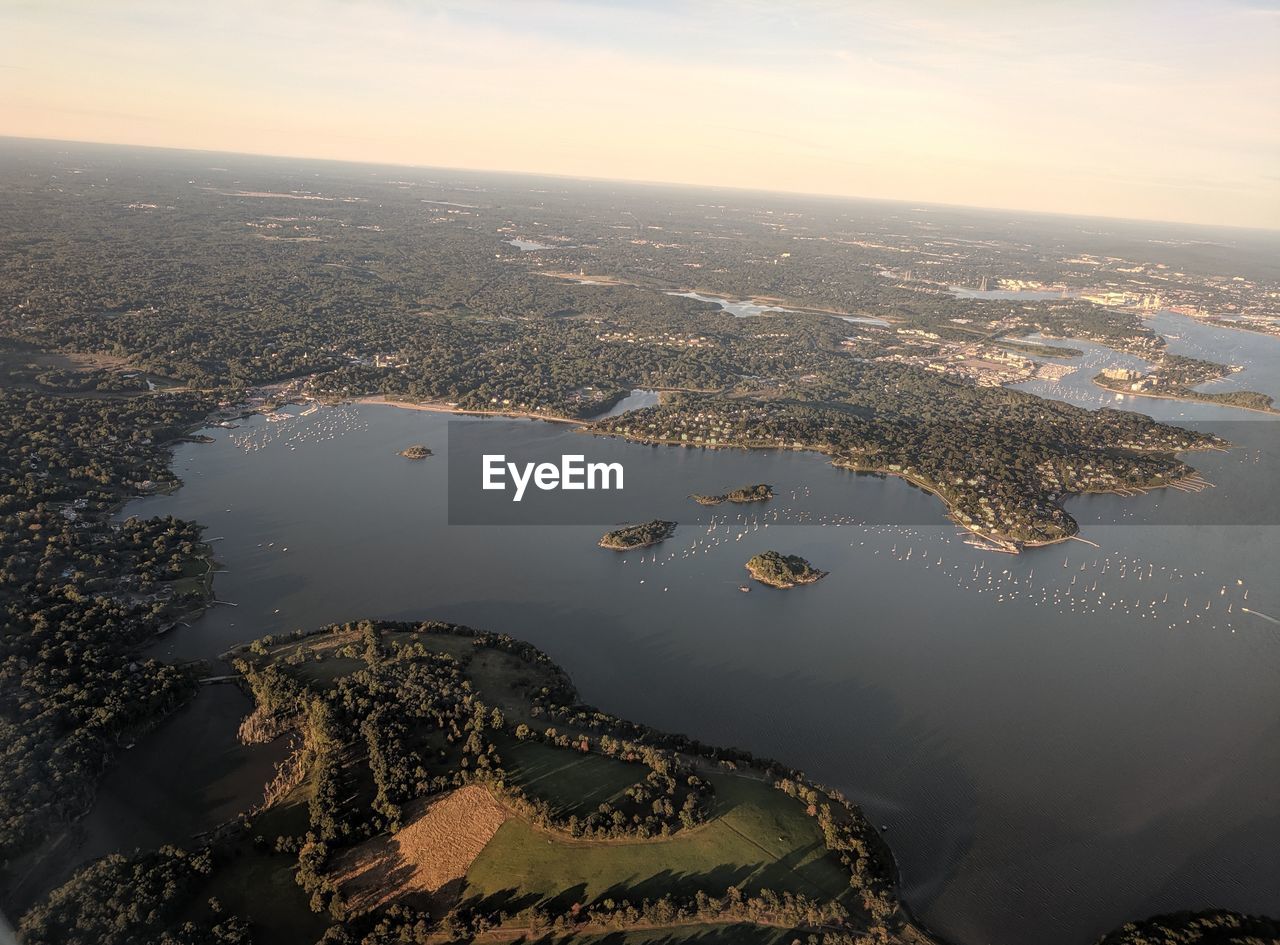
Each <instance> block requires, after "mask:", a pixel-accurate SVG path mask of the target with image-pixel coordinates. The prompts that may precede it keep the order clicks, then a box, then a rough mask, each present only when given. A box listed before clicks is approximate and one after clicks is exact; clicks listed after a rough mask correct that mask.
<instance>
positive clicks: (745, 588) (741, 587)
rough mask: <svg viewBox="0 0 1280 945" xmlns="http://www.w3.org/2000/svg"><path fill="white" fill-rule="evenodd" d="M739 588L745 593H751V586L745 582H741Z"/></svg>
mask: <svg viewBox="0 0 1280 945" xmlns="http://www.w3.org/2000/svg"><path fill="white" fill-rule="evenodd" d="M738 590H740V591H742V593H744V594H750V593H751V588H749V587H747V585H745V584H739V585H738Z"/></svg>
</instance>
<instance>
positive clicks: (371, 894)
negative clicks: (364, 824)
mask: <svg viewBox="0 0 1280 945" xmlns="http://www.w3.org/2000/svg"><path fill="white" fill-rule="evenodd" d="M405 813H406V818H407V819H406V823H405V826H404V827H402V828H401V829H400V832H399V833H397V834H395V835H393V836H384V837H374V838H373V839H372V840H366V841H365V842H364V843H362V844H360V845H359V846H357V847H354V848H352V849H351V850H348V851H347V852H345V853H343V854H342V855H341V856H339V857H338V858H337V860H336V861H335V863H334V871H333V876H334V879H335V880H336V881H337V883H338V889H339V891H340V893H341V894H342V898H343V899H344V900H345V901H346V903H347V904H348V905H349V906H350V907H351V908H353V909H355V910H357V911H360V912H364V911H367V910H369V909H374V908H377V907H378V906H382V905H386V904H387V903H389V902H393V901H394V900H397V899H400V898H402V897H404V896H407V895H410V894H413V893H419V894H425V895H427V896H431V895H433V894H435V893H438V892H439V891H440V890H442V889H443V888H444V887H445V886H447V885H448V884H449V883H451V882H455V881H457V880H460V879H462V877H463V876H465V875H466V873H467V870H468V869H469V868H470V867H471V864H472V862H473V861H474V860H475V858H476V857H477V856H479V855H480V851H481V850H483V849H484V848H485V844H487V843H488V842H489V841H490V840H491V839H493V835H494V834H495V833H497V832H498V828H499V827H501V826H502V824H503V822H504V821H506V820H507V818H508V817H510V816H511V815H510V814H509V813H508V812H507V810H506V808H504V807H503V806H502V805H500V804H499V803H498V802H497V801H495V800H494V799H493V796H492V795H491V794H490V793H489V792H488V791H487V790H485V789H484V788H482V787H477V786H475V785H470V786H468V787H464V788H459V789H458V790H456V791H453V792H452V793H450V794H446V795H443V796H440V797H435V798H424V799H422V800H419V801H415V802H414V803H413V804H410V805H408V807H407V808H406V810H405Z"/></svg>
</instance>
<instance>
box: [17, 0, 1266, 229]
mask: <svg viewBox="0 0 1280 945" xmlns="http://www.w3.org/2000/svg"><path fill="white" fill-rule="evenodd" d="M0 134H2V135H12V136H18V137H36V138H57V139H66V140H81V141H102V142H113V143H121V144H140V145H155V146H163V147H177V148H195V149H204V150H214V151H236V152H244V153H251V154H278V155H291V156H302V157H319V158H333V159H340V160H353V161H370V162H378V163H393V164H412V165H420V166H428V167H462V168H474V169H492V170H508V171H526V172H534V173H550V174H559V175H567V176H573V177H596V178H618V179H626V180H643V181H669V182H678V183H688V184H712V185H718V186H727V187H744V188H751V189H761V190H771V191H797V192H805V193H822V194H838V195H849V196H862V197H875V198H890V199H901V200H912V201H920V202H934V203H950V204H961V205H969V206H983V207H1000V208H1011V209H1021V210H1041V211H1051V212H1064V213H1078V214H1087V215H1099V216H1110V217H1127V218H1135V219H1154V220H1172V221H1180V222H1189V223H1209V224H1224V225H1233V226H1253V227H1266V228H1273V229H1274V228H1280V0H1267V2H1263V0H1203V2H1196V3H1187V2H1177V0H1164V2H1146V0H1110V2H1092V0H1075V2H1065V0H1061V2H1059V0H1054V2H1040V0H1020V2H1014V0H968V2H965V0H896V2H893V0H844V2H818V0H814V2H796V0H788V2H769V3H763V2H755V0H736V2H732V3H730V2H723V3H722V2H717V0H702V2H696V0H689V2H684V3H675V2H671V3H664V2H650V3H643V4H641V3H622V2H612V3H604V2H585V0H523V2H516V0H504V2H490V0H471V2H466V3H450V2H439V3H430V2H426V0H419V2H410V0H311V2H307V3H302V2H295V0H207V2H200V3H196V2H183V0H163V2H161V0H110V2H104V0H0Z"/></svg>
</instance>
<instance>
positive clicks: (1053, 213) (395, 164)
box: [0, 132, 1280, 234]
mask: <svg viewBox="0 0 1280 945" xmlns="http://www.w3.org/2000/svg"><path fill="white" fill-rule="evenodd" d="M0 140H3V141H29V142H37V143H46V144H72V145H97V146H102V147H109V148H137V149H139V150H144V151H176V152H179V153H182V154H225V155H228V156H230V157H246V158H267V159H269V160H277V161H286V160H288V161H313V162H316V163H325V164H347V165H353V166H356V167H387V168H408V169H414V170H434V171H450V172H462V173H467V174H495V175H496V174H507V175H511V176H515V177H534V178H538V177H541V178H549V179H552V180H565V181H578V182H583V183H608V184H633V185H640V186H645V187H681V188H688V189H699V188H700V189H705V190H713V191H724V192H731V193H740V194H761V195H768V196H779V197H811V198H820V199H825V200H850V201H860V202H864V203H892V204H903V205H911V204H915V205H917V206H924V207H938V208H945V209H953V210H977V211H984V212H988V213H999V214H1018V213H1026V214H1033V215H1038V216H1045V217H1061V218H1063V219H1067V220H1106V221H1112V222H1116V223H1140V224H1159V225H1165V226H1185V227H1196V228H1200V229H1210V230H1234V231H1240V232H1246V233H1265V234H1280V225H1276V226H1247V225H1244V224H1238V223H1202V222H1192V221H1189V220H1171V219H1165V218H1156V217H1121V216H1099V215H1097V214H1085V213H1068V212H1066V211H1062V210H1037V209H1033V208H1030V207H988V206H982V205H979V204H965V203H944V202H940V201H931V200H913V199H912V198H910V197H869V196H866V195H864V194H849V193H841V194H837V193H828V192H823V191H810V190H770V189H768V188H764V187H732V186H727V185H724V184H709V183H704V182H694V181H673V180H649V179H642V178H627V177H595V176H589V175H579V174H561V173H555V172H551V171H530V170H515V169H512V168H497V167H458V166H452V165H443V164H408V163H404V162H400V161H369V160H354V159H351V158H334V157H317V156H314V155H301V154H279V153H273V152H267V151H231V150H219V149H213V148H192V147H180V146H176V145H165V144H137V143H134V142H124V141H101V140H89V139H84V138H43V137H33V136H30V135H15V134H6V133H3V132H0Z"/></svg>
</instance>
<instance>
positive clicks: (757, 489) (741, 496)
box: [689, 482, 773, 505]
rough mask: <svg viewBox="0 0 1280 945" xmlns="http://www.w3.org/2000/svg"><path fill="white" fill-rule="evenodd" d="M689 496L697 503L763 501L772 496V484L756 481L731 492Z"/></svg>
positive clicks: (715, 503)
mask: <svg viewBox="0 0 1280 945" xmlns="http://www.w3.org/2000/svg"><path fill="white" fill-rule="evenodd" d="M689 498H691V499H693V501H694V502H697V503H698V504H699V505H719V504H720V503H721V502H765V501H767V500H769V499H772V498H773V486H771V485H769V484H768V483H765V482H758V483H756V484H755V485H753V486H743V487H742V488H741V489H734V490H733V491H732V492H726V493H724V494H723V495H698V494H697V493H694V494H693V495H691V496H689Z"/></svg>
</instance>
